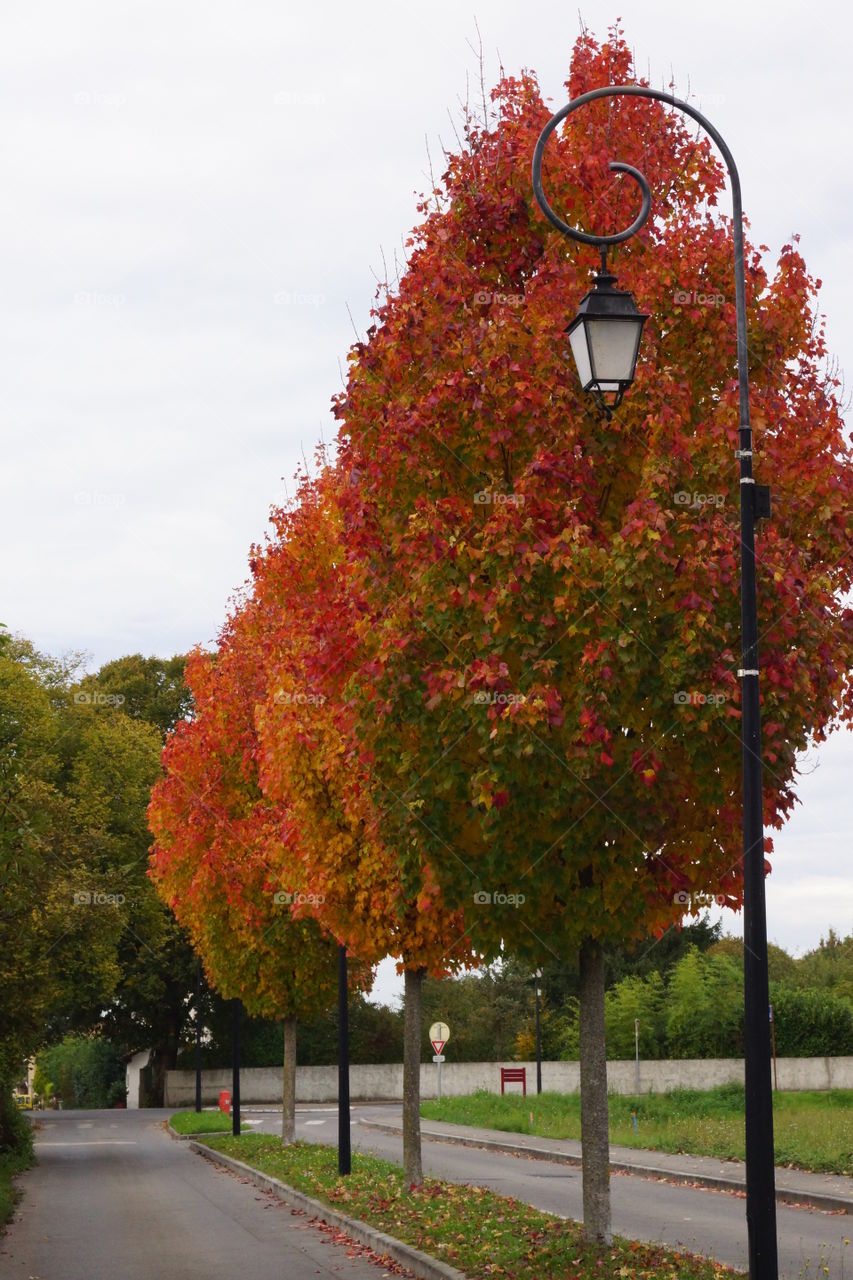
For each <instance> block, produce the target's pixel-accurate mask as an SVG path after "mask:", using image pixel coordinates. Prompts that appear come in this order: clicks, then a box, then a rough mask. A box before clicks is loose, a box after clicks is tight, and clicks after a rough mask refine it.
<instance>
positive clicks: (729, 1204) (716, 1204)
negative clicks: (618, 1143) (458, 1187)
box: [250, 1103, 853, 1280]
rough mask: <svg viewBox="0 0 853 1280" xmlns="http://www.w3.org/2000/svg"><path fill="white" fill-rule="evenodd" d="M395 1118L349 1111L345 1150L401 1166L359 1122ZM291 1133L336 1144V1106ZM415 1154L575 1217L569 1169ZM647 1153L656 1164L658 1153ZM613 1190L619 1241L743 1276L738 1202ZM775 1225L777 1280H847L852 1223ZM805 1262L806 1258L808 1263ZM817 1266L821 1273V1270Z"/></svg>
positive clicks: (379, 1108)
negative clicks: (668, 1250)
mask: <svg viewBox="0 0 853 1280" xmlns="http://www.w3.org/2000/svg"><path fill="white" fill-rule="evenodd" d="M250 1114H251V1116H252V1118H253V1119H258V1120H259V1121H260V1124H259V1125H257V1126H253V1128H255V1129H256V1130H257V1131H260V1132H266V1133H276V1132H279V1131H280V1124H281V1119H280V1115H279V1114H276V1113H275V1112H268V1113H262V1112H256V1111H252V1112H250ZM400 1118H401V1117H400V1106H399V1104H393V1103H392V1104H387V1105H383V1104H373V1105H368V1104H364V1105H362V1104H358V1105H356V1106H354V1108H353V1121H354V1123H353V1127H352V1142H353V1147H354V1148H355V1149H357V1150H362V1151H371V1152H373V1153H374V1154H376V1155H378V1156H382V1157H383V1158H384V1159H386V1160H397V1161H398V1162H399V1161H400V1160H401V1158H402V1139H401V1138H400V1137H399V1136H398V1135H397V1134H394V1133H387V1132H377V1131H376V1130H371V1129H368V1128H366V1127H365V1126H363V1125H361V1124H360V1123H359V1121H360V1120H367V1121H369V1122H375V1121H379V1122H384V1123H386V1124H395V1123H396V1124H399V1122H400ZM432 1127H433V1122H432V1121H424V1128H425V1129H427V1128H432ZM297 1133H298V1136H299V1137H300V1138H303V1139H305V1140H307V1141H311V1142H325V1143H329V1144H332V1145H334V1144H335V1143H336V1142H337V1111H336V1108H335V1107H317V1108H310V1109H306V1108H301V1107H300V1108H299V1109H298V1111H297ZM508 1136H509V1135H506V1134H504V1135H503V1137H505V1138H506V1137H508ZM423 1150H424V1170H425V1172H426V1173H428V1174H430V1175H432V1176H435V1177H441V1178H446V1179H447V1180H448V1181H452V1182H470V1183H476V1184H477V1185H480V1186H487V1187H492V1188H493V1189H494V1190H495V1191H499V1192H501V1193H502V1194H503V1195H511V1196H516V1197H518V1198H519V1199H523V1200H526V1201H528V1203H530V1204H533V1205H536V1206H537V1207H538V1208H540V1209H545V1210H548V1211H549V1212H551V1213H556V1214H559V1215H561V1216H562V1217H569V1218H576V1219H580V1218H581V1215H582V1196H581V1176H580V1169H579V1168H577V1167H576V1166H572V1165H566V1164H558V1163H556V1162H555V1163H550V1162H549V1161H545V1160H533V1159H530V1158H527V1157H524V1156H513V1155H502V1154H498V1153H497V1152H494V1151H485V1150H482V1149H480V1148H475V1147H456V1146H451V1145H449V1144H448V1143H446V1142H434V1141H430V1140H429V1139H428V1138H427V1139H426V1140H425V1141H424V1148H423ZM633 1154H634V1155H640V1154H643V1153H639V1152H633ZM649 1154H651V1153H645V1155H649ZM654 1155H655V1159H656V1160H657V1159H658V1153H654ZM713 1163H714V1165H715V1166H717V1167H719V1165H720V1163H723V1164H725V1163H728V1162H719V1161H714V1162H713ZM611 1190H612V1203H613V1228H614V1230H615V1231H617V1232H618V1233H619V1234H620V1235H623V1236H627V1237H629V1238H631V1239H635V1240H655V1241H662V1242H663V1243H665V1244H668V1245H671V1246H673V1247H676V1248H678V1247H681V1248H685V1249H689V1250H690V1251H691V1252H693V1253H702V1254H705V1255H707V1256H712V1257H714V1258H716V1259H717V1261H719V1262H725V1263H728V1264H729V1265H730V1266H733V1267H738V1268H741V1269H743V1270H746V1268H747V1262H748V1255H747V1247H746V1217H745V1202H744V1199H743V1197H742V1196H739V1195H734V1194H731V1193H728V1192H718V1191H709V1190H707V1189H697V1188H695V1187H691V1186H677V1185H673V1184H671V1183H669V1182H665V1181H651V1180H650V1179H648V1178H640V1177H631V1176H628V1175H620V1174H617V1175H615V1176H614V1177H613V1180H612V1183H611ZM777 1224H778V1232H779V1258H780V1269H779V1275H780V1280H799V1277H801V1276H808V1277H810V1278H811V1277H815V1276H820V1277H822V1280H844V1277H846V1280H850V1276H851V1275H853V1245H850V1246H845V1244H844V1240H845V1239H849V1238H851V1232H853V1219H851V1218H850V1217H847V1216H845V1215H843V1214H830V1213H824V1212H820V1211H818V1210H807V1209H796V1208H789V1207H787V1206H786V1205H778V1206H777ZM842 1256H843V1258H844V1269H843V1271H842V1262H841V1259H842ZM806 1259H810V1261H809V1262H808V1263H807V1262H806ZM821 1259H823V1261H821ZM824 1266H826V1267H827V1268H828V1270H826V1271H824V1270H823V1268H824Z"/></svg>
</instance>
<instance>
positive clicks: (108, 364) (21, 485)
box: [0, 0, 853, 993]
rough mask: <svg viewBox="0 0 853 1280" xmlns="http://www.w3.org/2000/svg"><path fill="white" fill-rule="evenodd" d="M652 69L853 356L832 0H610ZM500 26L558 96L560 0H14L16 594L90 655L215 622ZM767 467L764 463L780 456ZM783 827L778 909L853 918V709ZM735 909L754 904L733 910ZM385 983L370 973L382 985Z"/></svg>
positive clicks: (1, 245)
mask: <svg viewBox="0 0 853 1280" xmlns="http://www.w3.org/2000/svg"><path fill="white" fill-rule="evenodd" d="M582 13H583V19H584V22H585V23H586V25H587V26H588V27H589V28H590V29H591V30H592V31H594V32H595V33H597V34H600V35H602V36H603V35H604V33H605V32H606V29H607V27H608V25H609V24H610V23H611V22H612V21H613V20H614V18H615V17H616V16H617V15H618V14H620V13H621V15H622V18H623V25H624V27H625V31H626V35H627V38H628V40H629V42H630V43H631V45H632V46H633V48H634V50H635V53H636V60H637V66H638V69H639V70H640V72H642V73H645V74H649V75H650V78H651V82H652V84H653V85H655V86H657V87H661V86H662V85H666V84H668V83H669V81H670V80H671V79H673V78H674V80H675V82H676V90H677V92H678V93H679V94H681V95H682V96H685V95H687V94H688V93H689V94H692V96H693V100H694V101H695V102H696V103H697V104H698V105H699V106H700V107H702V108H703V109H704V110H705V111H706V113H707V114H708V115H709V116H710V118H711V119H712V120H713V121H714V123H715V124H716V125H717V127H718V128H719V129H720V131H721V132H722V134H723V136H724V137H725V138H726V140H727V142H728V143H729V146H730V147H731V149H732V151H733V152H734V155H735V157H736V159H737V162H738V165H739V168H740V172H741V179H742V184H743V191H744V204H745V208H746V210H747V213H748V216H749V218H750V221H751V224H752V231H751V234H752V238H753V240H754V241H755V242H757V243H763V244H766V245H768V246H770V249H771V256H772V255H775V253H776V252H777V251H778V249H779V247H780V246H781V245H782V244H783V243H784V242H785V241H786V240H787V238H788V237H789V236H790V235H791V233H792V232H798V233H799V234H800V236H801V241H800V244H801V249H802V252H803V253H804V256H805V258H806V261H807V263H808V264H809V267H810V269H811V271H812V272H813V273H814V274H815V275H818V276H820V277H821V278H822V279H823V281H824V287H823V290H822V295H821V299H822V308H823V310H824V311H825V312H826V314H827V316H828V322H829V326H828V331H829V338H830V343H831V346H832V349H833V350H834V352H835V353H836V354H837V356H838V358H839V360H840V362H841V365H842V367H843V368H845V369H846V370H847V371H848V377H849V380H850V384H851V385H853V308H851V306H850V303H849V299H848V295H847V291H848V290H849V285H850V281H851V279H852V278H853V246H852V245H851V232H850V225H851V219H850V212H849V211H850V209H851V207H853V191H851V185H853V183H851V165H850V149H851V148H850V138H851V123H853V122H851V110H850V105H849V91H848V80H849V47H850V44H851V40H853V17H851V10H850V9H849V8H848V7H846V6H842V5H841V4H840V3H838V4H836V3H832V2H830V0H816V2H812V3H790V2H788V3H786V2H785V0H781V2H780V0H775V2H774V4H773V5H772V6H771V5H769V4H759V3H754V2H753V3H743V0H739V2H738V3H735V2H733V0H716V3H714V4H707V5H703V6H700V5H685V4H684V3H683V2H682V0H658V2H657V3H655V2H654V0H642V3H630V2H629V0H622V3H620V4H619V5H618V6H609V5H605V4H603V3H601V2H600V0H593V2H592V3H590V2H587V3H586V4H584V6H583V10H582ZM475 15H476V21H477V23H478V24H479V28H480V31H481V32H482V36H483V45H484V51H485V58H486V74H487V80H488V81H489V82H493V81H494V80H495V79H496V77H497V71H498V55H500V59H501V60H502V62H503V65H504V67H505V68H506V69H507V71H509V72H510V73H517V72H519V71H520V70H521V69H522V68H529V69H533V70H535V71H536V72H537V73H538V75H539V79H540V83H541V84H542V86H543V89H544V90H545V92H546V93H547V94H548V95H550V96H551V98H552V99H553V104H554V109H555V110H556V109H557V108H558V107H559V106H561V105H562V104H563V102H564V101H565V93H564V90H563V88H562V84H563V81H564V79H565V78H566V75H567V73H568V65H569V56H570V52H571V47H572V44H573V42H574V39H575V38H576V36H577V34H578V30H579V19H578V15H577V10H576V9H575V7H574V6H572V5H562V4H557V3H554V2H553V0H552V2H551V3H548V4H545V3H541V2H540V0H526V3H525V4H524V5H521V4H519V3H518V0H489V2H485V0H484V2H483V3H481V4H480V5H479V7H477V8H473V7H472V8H467V7H466V6H464V5H462V6H460V5H459V4H458V2H457V0H454V2H453V3H447V2H446V0H433V3H432V4H430V5H429V6H422V5H418V6H414V5H411V6H406V5H401V4H399V3H397V4H390V3H387V2H385V0H383V2H381V3H376V2H375V0H370V2H369V3H367V4H362V5H351V4H341V3H323V2H322V0H320V3H314V4H310V5H300V6H295V5H291V4H285V3H280V2H279V3H272V2H271V0H270V2H268V3H253V2H252V0H240V2H239V3H238V2H237V0H231V2H229V3H222V2H220V0H205V3H201V2H200V0H197V2H195V3H191V2H189V0H168V3H160V2H158V0H147V2H146V3H139V4H131V3H126V2H124V0H109V2H108V0H101V2H100V3H92V2H88V3H87V2H86V0H80V2H78V3H74V4H69V3H67V0H64V2H63V0H26V3H23V2H22V0H6V3H5V5H4V6H3V13H2V17H0V111H2V128H0V151H1V152H2V173H3V183H2V195H1V196H0V204H1V205H2V222H0V230H2V234H0V258H2V290H0V308H1V309H2V311H0V314H1V315H2V320H0V324H2V333H0V340H2V369H3V394H2V412H3V419H2V423H3V425H2V434H3V466H2V495H0V496H1V497H2V515H0V519H2V543H0V545H2V583H0V585H2V595H0V618H2V620H3V621H5V622H6V623H7V625H8V626H9V627H10V628H12V629H13V630H15V631H20V632H23V633H24V634H25V635H27V636H29V637H30V638H31V639H32V640H33V641H34V642H35V643H36V645H37V646H39V647H40V648H43V649H46V650H49V651H52V652H61V651H64V650H67V649H84V650H87V651H88V652H89V653H90V654H91V664H90V665H91V666H92V667H95V666H97V665H99V664H100V663H102V662H104V661H106V660H108V659H110V658H114V657H118V656H119V655H121V654H124V653H128V652H136V651H141V652H143V653H146V654H148V653H156V654H161V655H169V654H172V653H174V652H180V651H184V650H186V649H187V648H189V647H190V646H191V645H193V644H196V643H198V642H202V643H206V642H210V641H211V640H213V638H214V637H215V635H216V633H217V630H218V628H219V626H220V624H221V622H222V620H223V617H224V612H225V607H226V604H227V600H228V597H229V595H230V593H231V592H232V590H233V589H234V588H235V587H236V586H238V585H239V584H240V583H241V582H242V581H243V580H244V578H245V576H246V558H247V552H248V548H249V546H250V544H251V543H252V541H254V540H258V539H260V538H261V537H262V536H263V534H264V532H265V527H266V519H267V513H268V510H269V507H270V505H271V504H273V503H278V502H280V501H282V500H283V499H284V497H285V495H286V492H287V486H288V485H290V488H291V492H292V476H293V473H294V471H295V469H296V467H297V465H298V463H299V460H300V457H301V456H302V454H303V451H304V453H305V454H306V455H307V456H309V457H310V455H311V453H312V450H313V448H314V445H315V443H316V442H317V441H318V440H319V439H320V437H321V435H323V436H325V438H326V439H327V440H328V439H331V438H332V436H333V434H334V424H333V422H332V420H331V417H330V413H329V401H330V397H331V396H332V395H333V394H334V393H335V392H336V391H337V390H339V389H340V386H341V382H340V373H339V367H340V366H341V365H342V364H343V362H344V360H345V356H346V351H347V348H348V346H349V344H350V342H351V341H352V339H353V329H352V325H351V322H350V318H349V316H348V314H347V307H349V310H350V312H351V314H352V318H353V322H354V324H355V327H356V328H357V330H358V331H359V332H360V333H363V332H364V329H365V327H366V325H367V323H368V312H369V308H370V305H371V301H372V299H373V294H374V288H375V280H374V275H373V270H374V269H375V270H376V271H379V272H381V270H382V267H381V262H382V257H381V254H382V250H383V249H384V251H385V254H386V258H387V259H388V260H389V261H390V260H391V259H392V257H393V252H394V248H395V246H399V244H400V241H401V237H404V236H405V235H406V233H407V232H408V231H409V229H410V227H411V226H412V224H413V222H414V221H415V220H416V212H415V203H416V199H415V192H416V191H418V190H421V189H423V187H424V184H425V181H426V178H425V172H426V167H427V160H426V145H427V141H428V142H429V146H430V150H431V152H432V156H433V160H434V162H435V164H436V168H437V169H438V165H439V162H440V155H441V143H442V141H443V142H445V143H446V144H450V143H452V140H453V131H452V126H451V123H450V119H449V115H448V113H450V115H455V114H456V113H457V103H458V99H459V98H460V97H464V95H465V92H466V78H467V79H470V80H471V81H472V82H473V81H474V80H475V79H476V76H477V62H476V58H475V57H474V55H473V53H472V50H471V47H470V45H471V43H474V44H476V42H477V34H476V26H475ZM767 479H768V480H769V482H770V483H771V485H772V477H767ZM812 763H813V764H816V766H817V768H816V770H815V772H814V773H813V774H811V775H810V776H809V777H807V778H806V779H805V780H804V781H803V784H802V787H801V797H802V800H803V805H802V808H801V809H800V810H799V811H798V813H797V815H796V817H795V818H794V819H793V820H792V822H791V823H790V824H789V828H788V830H787V831H786V833H785V834H784V835H783V836H781V837H780V838H779V839H778V841H777V856H776V857H775V859H774V871H773V874H772V876H771V877H770V879H769V881H768V921H769V933H770V936H771V938H773V939H775V940H776V941H778V942H779V943H781V944H782V945H784V946H786V947H788V948H789V949H794V950H796V949H803V948H807V947H809V946H812V945H815V944H816V943H817V941H818V939H819V937H820V935H821V933H824V932H825V931H826V929H827V927H828V926H829V925H830V924H831V925H834V926H835V928H836V929H838V930H840V931H842V932H845V933H847V932H851V931H853V877H851V875H850V873H849V870H848V859H849V855H850V850H851V848H853V842H852V841H851V838H850V829H851V819H853V798H851V791H853V788H851V786H850V782H851V775H853V738H852V737H851V735H849V734H845V735H843V737H841V738H840V739H839V740H837V741H835V742H833V743H831V744H829V745H828V746H827V747H824V748H822V749H821V750H820V751H818V752H817V753H816V756H815V758H814V760H813V762H812ZM726 927H727V928H728V929H730V930H731V931H733V932H738V931H739V930H740V922H739V917H735V916H732V915H731V913H726ZM392 986H393V984H392V983H389V982H386V981H384V980H383V983H382V984H381V988H380V990H381V991H382V992H384V993H387V992H390V991H391V989H392Z"/></svg>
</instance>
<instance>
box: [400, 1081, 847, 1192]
mask: <svg viewBox="0 0 853 1280" xmlns="http://www.w3.org/2000/svg"><path fill="white" fill-rule="evenodd" d="M609 1109H610V1141H611V1142H612V1143H614V1144H615V1145H617V1146H623V1147H637V1148H644V1149H647V1150H652V1151H669V1152H674V1153H684V1154H689V1155H697V1156H716V1157H717V1158H719V1159H723V1160H726V1159H728V1160H743V1159H744V1156H745V1149H744V1091H743V1086H742V1085H721V1086H720V1087H719V1088H716V1089H710V1090H708V1091H704V1092H703V1091H698V1090H692V1089H674V1090H671V1091H670V1092H668V1093H644V1094H641V1095H640V1096H639V1097H625V1096H622V1095H619V1094H611V1095H610V1098H609ZM421 1115H422V1116H423V1117H424V1118H425V1119H427V1120H444V1121H448V1122H450V1123H452V1124H467V1125H474V1126H476V1127H478V1128H484V1129H499V1130H502V1131H504V1132H509V1133H527V1134H537V1135H538V1136H539V1137H542V1138H574V1139H577V1140H580V1136H581V1129H580V1097H579V1096H578V1095H577V1094H564V1093H542V1094H540V1095H539V1096H535V1095H534V1096H532V1097H527V1098H523V1097H520V1096H518V1095H514V1096H511V1095H509V1094H505V1095H503V1096H501V1095H500V1094H494V1093H489V1092H487V1091H486V1090H484V1089H481V1090H478V1091H477V1093H474V1094H471V1095H470V1096H468V1097H464V1098H443V1099H442V1101H441V1102H425V1103H423V1105H422V1106H421ZM635 1115H636V1130H635V1128H634V1116H635ZM531 1117H532V1120H531ZM773 1126H774V1139H775V1147H776V1163H777V1165H786V1166H788V1167H789V1168H796V1169H806V1170H812V1171H814V1172H817V1173H842V1174H848V1175H849V1174H853V1090H850V1089H831V1090H827V1091H826V1092H822V1093H817V1092H802V1093H799V1092H798V1093H793V1092H787V1093H782V1092H777V1093H774V1095H773Z"/></svg>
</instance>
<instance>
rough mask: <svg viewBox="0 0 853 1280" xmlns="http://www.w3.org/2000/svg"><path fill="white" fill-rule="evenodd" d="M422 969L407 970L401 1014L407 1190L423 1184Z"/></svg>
mask: <svg viewBox="0 0 853 1280" xmlns="http://www.w3.org/2000/svg"><path fill="white" fill-rule="evenodd" d="M424 972H425V970H423V969H407V970H406V973H405V1003H404V1010H403V1017H404V1022H403V1173H404V1176H405V1179H406V1183H407V1185H408V1186H410V1187H412V1186H414V1187H419V1186H420V1185H421V1183H422V1182H423V1180H424V1174H423V1165H422V1163H421V993H422V991H423V983H424Z"/></svg>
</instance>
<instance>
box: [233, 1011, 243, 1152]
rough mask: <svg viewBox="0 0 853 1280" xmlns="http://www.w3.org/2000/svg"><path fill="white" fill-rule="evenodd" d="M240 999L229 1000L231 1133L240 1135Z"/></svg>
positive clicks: (237, 1136) (236, 1136) (236, 1135)
mask: <svg viewBox="0 0 853 1280" xmlns="http://www.w3.org/2000/svg"><path fill="white" fill-rule="evenodd" d="M241 1012H242V1010H241V1007H240V1000H239V998H238V999H235V1000H232V1001H231V1133H232V1135H233V1136H234V1137H235V1138H239V1137H240V1014H241Z"/></svg>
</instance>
